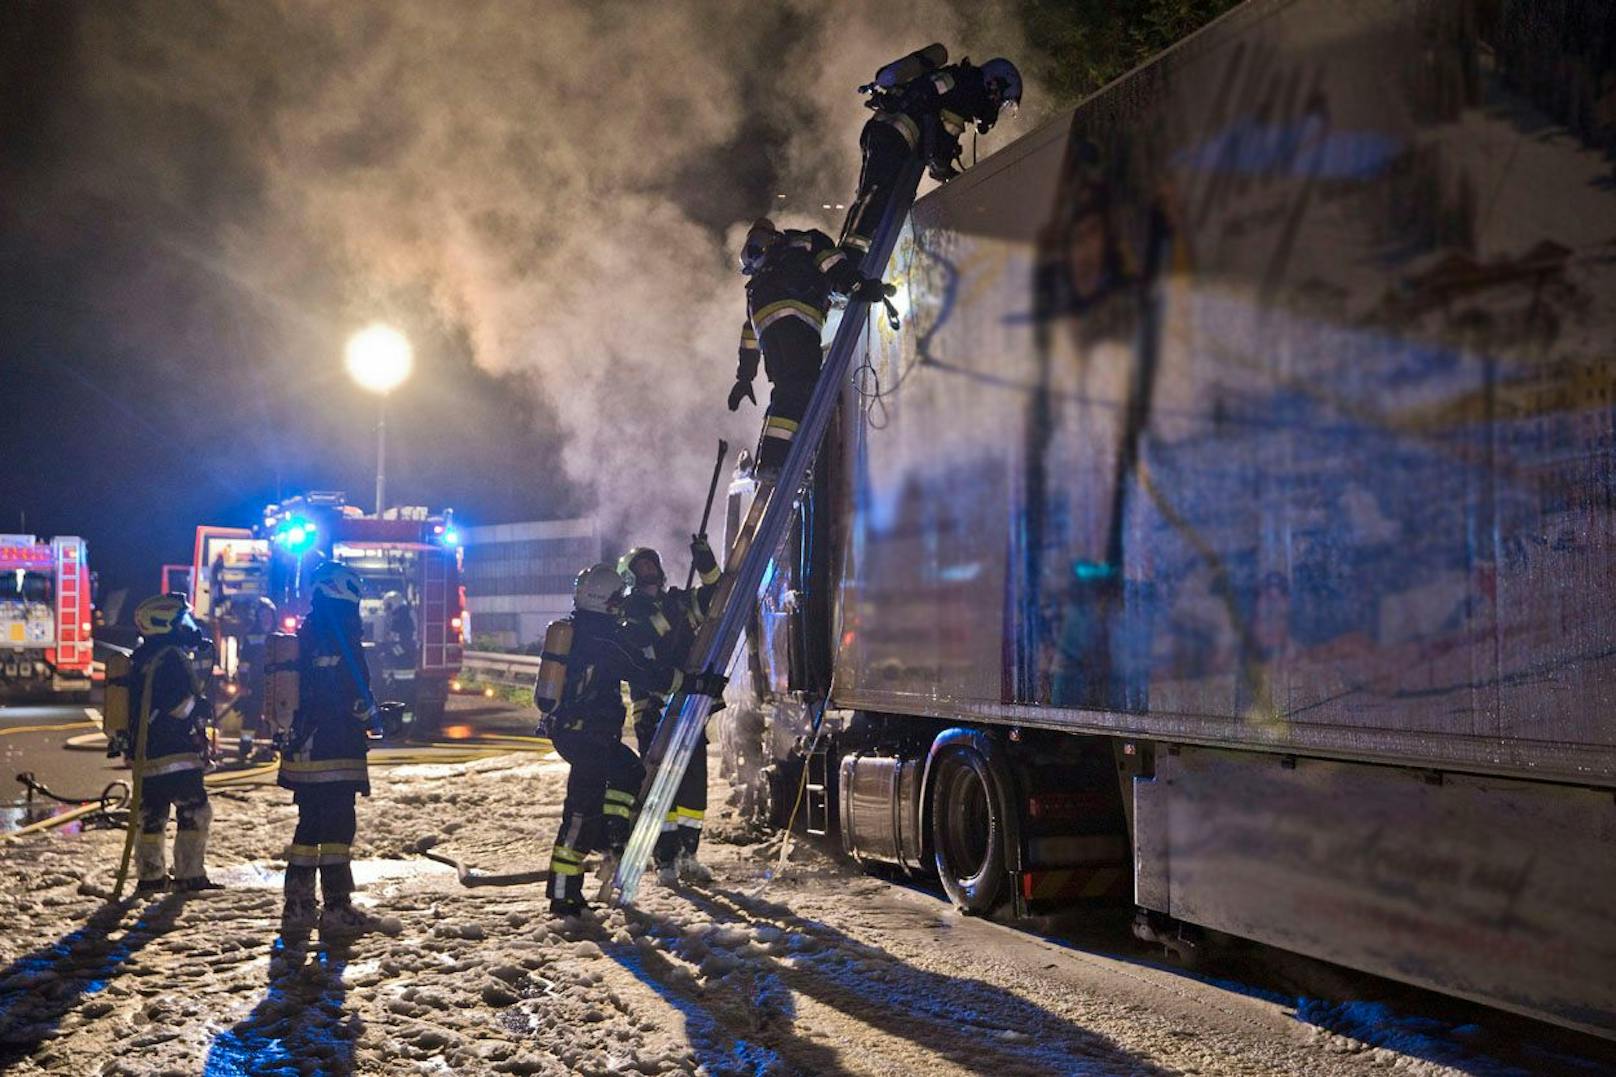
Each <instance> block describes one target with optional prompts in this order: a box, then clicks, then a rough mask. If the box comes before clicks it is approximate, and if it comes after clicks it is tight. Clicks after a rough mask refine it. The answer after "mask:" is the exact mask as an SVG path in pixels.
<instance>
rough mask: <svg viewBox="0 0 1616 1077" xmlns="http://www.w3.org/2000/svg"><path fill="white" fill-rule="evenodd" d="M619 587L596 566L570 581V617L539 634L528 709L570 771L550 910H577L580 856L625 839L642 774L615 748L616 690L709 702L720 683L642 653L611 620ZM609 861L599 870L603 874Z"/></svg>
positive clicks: (612, 572) (618, 727) (615, 848)
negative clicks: (540, 648)
mask: <svg viewBox="0 0 1616 1077" xmlns="http://www.w3.org/2000/svg"><path fill="white" fill-rule="evenodd" d="M622 592H623V581H622V578H621V577H619V576H618V574H617V569H616V568H615V567H614V566H612V565H608V564H605V563H601V564H596V565H591V566H590V567H589V568H586V569H584V570H583V571H582V572H580V573H579V574H578V579H577V583H576V584H575V585H574V588H573V612H572V615H571V617H569V618H567V619H565V620H562V621H558V622H556V623H555V624H553V625H551V626H550V629H549V631H547V632H546V633H545V653H544V656H543V664H542V665H541V667H540V671H539V678H538V683H537V684H536V685H535V687H534V693H533V695H534V702H535V703H536V704H537V705H538V708H539V710H540V711H542V712H543V713H544V721H543V723H542V724H541V725H540V727H539V734H540V735H541V736H548V737H549V738H550V740H551V742H552V743H553V744H554V745H555V749H556V751H557V752H558V753H559V754H560V756H561V758H563V759H565V760H566V761H567V763H568V764H569V765H570V767H571V771H570V773H569V774H568V775H567V797H566V802H565V803H564V804H563V805H562V809H561V829H560V832H559V833H558V834H557V835H556V840H555V846H554V848H553V849H552V850H551V853H550V884H549V895H550V911H551V912H552V913H554V914H556V915H558V916H572V915H575V914H577V913H578V912H580V911H582V909H583V906H584V901H583V871H584V869H583V861H584V857H585V856H586V855H587V854H588V853H590V852H592V851H594V850H596V849H600V848H605V849H607V850H608V851H609V852H611V853H612V854H613V855H614V856H615V855H617V854H620V853H621V851H622V848H623V846H624V844H626V843H627V841H628V837H629V829H630V825H631V820H632V819H633V815H634V803H635V800H636V799H637V797H638V794H639V789H640V783H641V782H642V781H643V780H644V778H645V770H644V768H643V767H642V766H641V765H640V761H639V758H638V757H637V756H635V754H634V752H633V751H632V750H631V749H630V748H629V747H628V745H626V744H624V743H623V696H622V686H623V684H624V682H627V683H628V684H629V685H630V686H631V688H632V689H634V690H638V691H643V692H648V693H655V694H657V695H660V696H670V695H672V694H674V693H675V692H678V691H680V690H681V689H684V690H686V691H695V692H704V693H707V694H710V695H718V694H719V693H720V692H722V691H723V678H722V677H721V676H716V675H713V674H697V675H694V676H691V677H686V676H685V674H683V673H682V672H681V671H679V670H678V669H675V668H673V667H672V666H669V665H666V664H663V663H659V662H656V661H655V660H654V659H651V658H648V657H646V656H645V654H644V652H642V651H641V650H639V649H638V648H636V647H635V646H634V645H633V644H632V643H631V642H630V641H629V639H628V635H627V632H626V630H625V629H624V627H623V624H622V622H621V621H619V620H618V617H617V614H618V610H619V608H620V606H621V604H622V599H623V593H622ZM611 865H612V861H611V860H608V861H607V865H606V869H605V870H608V871H609V870H610V869H611Z"/></svg>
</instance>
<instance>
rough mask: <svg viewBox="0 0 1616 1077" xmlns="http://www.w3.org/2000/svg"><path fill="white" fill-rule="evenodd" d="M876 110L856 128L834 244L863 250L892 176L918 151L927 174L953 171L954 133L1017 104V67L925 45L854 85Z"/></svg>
mask: <svg viewBox="0 0 1616 1077" xmlns="http://www.w3.org/2000/svg"><path fill="white" fill-rule="evenodd" d="M860 91H861V92H863V93H868V94H869V95H870V100H869V101H867V102H865V103H866V104H867V105H868V106H869V107H870V108H872V109H874V110H875V115H874V116H872V117H870V119H869V120H868V121H866V122H865V124H864V130H863V132H862V133H861V134H860V135H859V149H860V150H861V151H862V152H863V164H862V165H861V167H860V169H859V182H858V193H857V195H856V196H855V197H854V199H853V204H852V205H851V206H849V207H848V210H847V220H846V223H844V224H843V225H842V237H841V244H842V246H843V247H844V248H846V249H847V250H848V251H850V252H852V253H853V254H854V255H855V256H857V257H862V256H863V254H864V252H866V251H868V250H869V249H870V244H871V243H872V242H873V241H874V238H875V230H876V229H877V228H878V227H880V225H881V215H882V214H883V213H885V212H886V208H887V203H888V201H890V200H891V198H892V195H893V191H894V188H895V186H896V184H897V181H898V177H899V176H900V175H901V174H902V173H903V169H904V166H905V165H906V164H907V163H908V162H909V160H910V159H911V158H912V157H916V156H918V157H919V158H920V160H921V163H923V164H924V165H925V166H926V169H927V171H928V172H929V173H930V174H931V177H932V178H933V179H935V180H938V181H940V182H947V181H948V180H951V179H953V178H954V177H955V176H958V175H959V174H960V173H959V169H958V168H956V167H955V162H956V161H958V160H959V157H960V152H961V148H960V136H961V135H962V134H964V133H965V127H966V125H967V124H974V125H975V126H976V129H977V131H978V132H979V133H981V134H987V133H988V131H990V130H992V129H993V125H994V123H996V122H997V121H998V119H999V113H1000V111H1001V110H1002V109H1004V108H1005V107H1006V106H1009V107H1011V108H1014V107H1016V106H1017V105H1019V104H1020V103H1021V72H1019V71H1017V70H1016V65H1015V64H1013V63H1011V62H1010V61H1009V60H1005V59H1002V58H997V59H992V60H989V61H988V62H987V63H985V64H983V65H982V66H981V67H977V66H976V65H975V64H973V63H971V62H970V60H961V61H960V62H959V63H957V64H950V63H948V50H947V49H945V48H944V47H943V46H941V45H929V46H927V47H926V48H924V49H921V50H920V51H918V52H912V53H910V54H909V55H908V56H905V57H903V58H902V59H900V60H894V61H893V62H892V63H890V64H888V65H887V66H885V67H883V68H882V69H881V70H880V71H878V72H877V73H876V76H875V81H873V82H871V83H870V84H869V85H867V86H862V87H860Z"/></svg>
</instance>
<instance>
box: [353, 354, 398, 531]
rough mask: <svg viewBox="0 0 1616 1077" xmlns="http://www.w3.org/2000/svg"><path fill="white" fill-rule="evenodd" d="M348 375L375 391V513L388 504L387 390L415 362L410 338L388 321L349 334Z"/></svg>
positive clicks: (396, 382)
mask: <svg viewBox="0 0 1616 1077" xmlns="http://www.w3.org/2000/svg"><path fill="white" fill-rule="evenodd" d="M345 361H346V365H347V367H348V376H349V377H351V378H353V380H354V381H355V382H356V383H357V384H358V385H359V387H360V388H361V389H365V390H367V391H369V392H372V393H375V394H376V396H377V399H378V404H377V408H376V515H377V516H380V515H381V514H382V510H383V509H384V508H386V506H387V394H388V393H390V392H392V391H393V390H394V389H397V388H398V387H399V386H400V385H402V384H403V383H404V379H405V378H407V377H409V376H410V368H411V367H413V366H414V365H415V357H414V353H413V352H412V351H411V349H410V342H409V340H408V339H406V338H405V336H404V334H403V333H400V332H399V331H398V330H397V329H394V328H393V327H392V326H390V325H382V324H381V323H379V322H378V323H376V324H373V325H368V326H366V327H365V328H363V329H361V330H360V331H359V332H357V333H355V334H354V335H353V336H351V337H349V338H348V347H347V350H346V353H345Z"/></svg>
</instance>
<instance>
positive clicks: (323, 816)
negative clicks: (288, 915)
mask: <svg viewBox="0 0 1616 1077" xmlns="http://www.w3.org/2000/svg"><path fill="white" fill-rule="evenodd" d="M355 796H356V792H355V790H354V788H353V787H352V786H351V785H349V784H346V783H343V784H339V785H336V786H334V787H332V788H323V787H321V786H319V785H311V786H308V787H306V788H303V789H298V790H295V791H294V792H293V793H292V803H294V804H296V805H297V829H296V830H295V831H293V832H292V844H291V847H290V848H288V849H287V851H286V896H287V897H288V898H289V899H293V898H295V899H299V900H306V901H312V900H313V899H314V877H315V870H316V868H318V870H319V876H320V891H321V895H320V896H321V897H322V898H323V899H324V901H325V903H326V904H327V905H344V904H347V903H348V901H349V900H350V899H351V897H352V895H353V890H354V882H353V866H352V864H351V861H352V860H353V840H354V835H355V834H357V833H358V831H359V820H358V817H357V813H356V812H355V810H354V797H355Z"/></svg>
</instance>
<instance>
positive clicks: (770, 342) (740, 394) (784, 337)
mask: <svg viewBox="0 0 1616 1077" xmlns="http://www.w3.org/2000/svg"><path fill="white" fill-rule="evenodd" d="M741 272H742V273H743V274H745V275H746V276H748V277H750V278H751V279H750V280H748V281H747V282H746V321H745V322H743V323H742V324H741V345H740V361H739V365H738V366H737V367H736V370H735V385H734V387H733V388H732V389H730V391H729V410H730V411H735V410H736V409H737V408H739V407H740V406H741V401H742V400H743V399H744V400H750V401H752V402H753V403H754V404H755V403H757V397H756V396H755V395H753V392H752V380H753V379H754V378H755V377H757V369H758V359H759V353H760V352H761V356H762V360H763V369H764V372H765V373H766V374H767V375H768V377H769V381H770V383H771V384H772V385H773V391H772V392H771V393H770V395H769V407H768V410H767V411H765V412H764V416H763V434H762V437H761V438H760V439H759V442H758V451H757V471H756V474H757V475H758V477H759V478H761V479H763V480H766V481H768V480H772V479H773V478H774V476H775V475H777V474H779V471H780V466H781V465H782V464H783V463H785V459H786V453H787V451H788V450H789V449H790V448H791V440H792V438H793V437H795V436H796V433H797V426H798V424H799V423H801V421H802V417H803V413H804V412H806V411H807V410H808V399H809V397H811V396H812V395H813V392H814V384H815V382H817V381H818V380H819V364H820V360H821V358H822V355H821V352H820V339H819V335H820V330H821V329H822V328H823V327H824V325H825V318H826V316H827V314H828V313H829V312H830V305H831V299H832V296H833V295H837V294H839V295H844V296H847V297H848V298H850V299H853V300H856V301H860V302H874V301H877V300H880V299H884V298H885V297H886V295H887V294H888V289H887V288H886V286H885V285H883V284H882V283H881V282H880V281H879V280H873V279H866V278H864V277H862V276H861V275H860V274H859V271H858V267H857V265H856V264H855V262H854V259H852V258H849V257H848V256H847V254H846V252H845V251H842V250H840V249H838V248H837V246H836V244H835V243H833V242H832V241H831V238H830V237H829V236H827V235H826V234H825V233H823V232H820V231H813V230H810V231H806V232H803V231H798V230H796V229H787V230H786V231H783V232H782V231H781V230H780V229H778V228H776V227H775V226H774V222H773V221H771V220H769V219H768V218H767V217H760V218H759V219H758V220H757V221H755V222H753V224H752V227H751V229H750V230H748V231H747V233H746V243H745V246H743V247H742V249H741Z"/></svg>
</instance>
